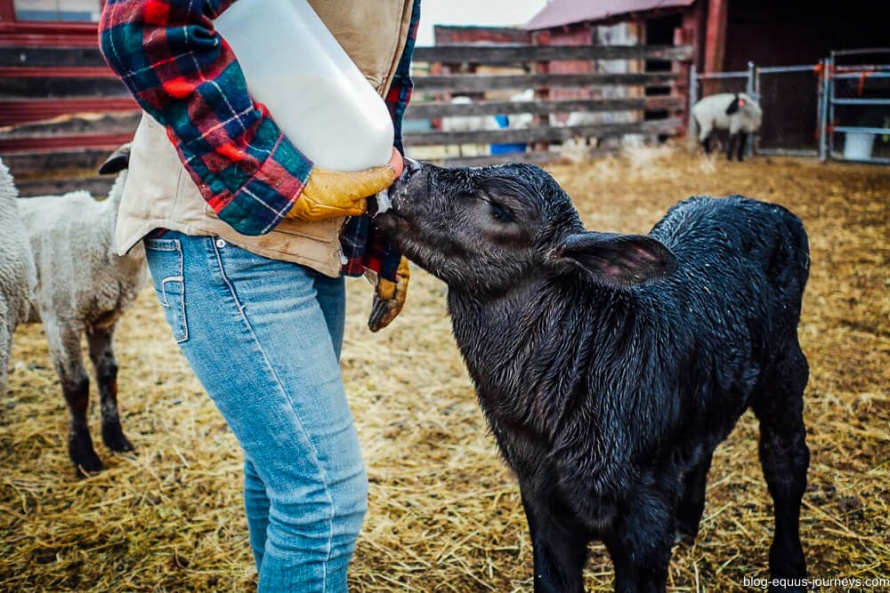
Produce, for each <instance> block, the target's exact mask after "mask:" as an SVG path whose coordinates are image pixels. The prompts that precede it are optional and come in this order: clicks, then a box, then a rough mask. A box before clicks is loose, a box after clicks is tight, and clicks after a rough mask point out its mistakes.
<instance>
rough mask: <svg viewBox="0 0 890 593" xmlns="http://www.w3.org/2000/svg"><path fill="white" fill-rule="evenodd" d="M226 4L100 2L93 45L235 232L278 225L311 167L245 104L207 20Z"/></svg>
mask: <svg viewBox="0 0 890 593" xmlns="http://www.w3.org/2000/svg"><path fill="white" fill-rule="evenodd" d="M232 1H233V0H108V1H107V2H106V3H105V7H104V8H103V11H102V16H101V19H100V24H99V36H100V37H99V43H100V47H101V50H102V53H103V55H104V56H105V59H106V61H107V62H108V64H109V66H110V67H111V68H112V69H113V70H114V71H115V72H116V73H117V75H118V76H119V77H120V79H121V80H122V81H123V83H124V84H125V85H126V86H127V88H128V89H129V90H130V92H131V93H132V94H133V96H134V97H135V98H136V100H137V101H138V102H139V104H140V106H141V107H142V108H143V109H144V110H145V111H147V112H148V113H149V114H151V115H152V116H153V117H154V118H155V119H157V120H158V121H160V122H161V123H163V124H164V125H165V126H166V127H167V129H168V130H169V133H170V137H171V140H172V141H173V143H174V144H175V145H176V147H177V150H178V151H179V153H180V158H181V159H182V161H183V163H184V164H185V165H186V169H187V170H188V171H189V173H190V174H191V176H192V178H193V179H194V180H195V182H196V183H197V185H198V187H199V188H200V190H201V193H202V194H203V196H204V198H205V199H206V200H207V202H208V204H209V205H210V206H211V207H212V208H213V210H214V211H215V212H216V213H217V214H218V215H219V217H220V218H221V219H222V220H224V221H225V222H227V223H228V224H230V225H231V226H232V227H233V228H234V229H235V230H237V231H238V232H239V233H242V234H245V235H259V234H263V233H266V232H268V231H270V230H272V228H274V227H275V225H277V224H278V223H279V222H280V221H281V219H282V218H283V217H284V216H285V215H286V214H287V213H288V211H290V209H291V207H292V206H293V203H294V202H295V201H296V200H297V198H298V197H299V195H300V193H301V192H302V190H303V186H304V184H305V182H306V179H307V178H308V176H309V171H310V170H311V168H312V163H311V162H310V161H309V160H308V159H307V158H306V157H305V156H304V155H303V154H301V153H300V152H299V151H298V150H297V149H296V148H295V147H294V146H293V145H292V144H291V143H290V142H289V141H288V140H287V139H286V138H285V136H284V134H282V133H281V130H280V129H279V128H278V126H277V125H276V124H275V122H274V121H273V120H272V118H271V117H269V114H268V112H267V111H266V110H265V109H264V107H263V106H262V105H257V104H255V103H253V102H252V101H251V99H250V96H249V94H248V93H247V84H246V82H245V79H244V75H243V73H242V71H241V67H240V66H239V65H238V62H237V61H236V60H235V56H234V53H233V52H232V49H231V48H230V47H229V45H228V44H227V43H225V41H223V39H222V38H221V37H220V35H219V34H217V33H216V32H215V31H214V28H213V19H215V18H216V17H217V16H218V15H219V14H221V13H222V12H223V11H224V10H225V9H226V8H228V6H229V5H230V4H231V3H232Z"/></svg>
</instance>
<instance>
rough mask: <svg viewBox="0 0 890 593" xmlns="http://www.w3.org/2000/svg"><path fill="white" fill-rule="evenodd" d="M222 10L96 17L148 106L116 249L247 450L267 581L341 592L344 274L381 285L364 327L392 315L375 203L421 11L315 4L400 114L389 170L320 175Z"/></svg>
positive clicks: (253, 538)
mask: <svg viewBox="0 0 890 593" xmlns="http://www.w3.org/2000/svg"><path fill="white" fill-rule="evenodd" d="M233 1H234V0H188V1H186V0H108V1H107V2H106V3H105V5H104V7H103V10H102V13H101V17H100V26H99V38H100V39H99V40H100V48H101V51H102V53H103V55H104V57H105V59H106V61H107V63H108V65H109V66H110V67H111V68H112V70H113V71H114V72H115V73H116V74H117V76H118V77H119V78H120V79H121V81H122V82H123V83H124V84H125V85H126V87H127V88H128V89H129V91H130V92H131V93H132V95H133V96H134V97H135V99H136V100H137V101H138V103H139V105H140V106H141V107H142V109H143V112H144V113H143V117H142V120H141V122H140V124H139V126H138V128H137V130H136V133H135V136H134V139H133V144H132V149H131V155H130V165H129V169H130V171H129V177H128V181H127V186H126V191H125V193H124V196H123V200H122V203H121V207H120V213H119V215H118V221H117V227H116V236H115V241H116V249H117V251H118V252H119V253H125V252H127V251H129V250H130V249H132V248H134V247H135V246H136V245H137V244H141V245H142V246H143V247H144V249H145V253H146V258H147V261H148V266H149V269H150V271H151V275H152V279H153V283H154V287H155V290H156V294H157V297H158V299H159V301H160V303H161V305H162V306H163V309H164V312H165V316H166V319H167V322H168V323H169V325H170V327H171V329H172V332H173V336H174V338H175V340H176V341H177V342H178V344H179V346H180V348H181V349H182V352H183V353H184V355H185V357H186V358H187V360H188V362H189V364H190V366H191V368H192V369H193V371H194V372H195V374H196V376H197V378H198V379H199V380H200V382H201V384H202V386H203V388H204V389H205V390H206V391H207V393H208V394H209V396H210V397H211V398H212V400H213V402H214V403H215V405H216V406H217V408H218V409H219V411H220V413H221V414H222V416H223V417H224V418H225V420H226V422H227V424H228V426H229V427H230V429H231V430H232V432H233V433H234V435H235V437H236V438H237V440H238V443H239V444H240V446H241V448H242V449H243V454H244V470H243V471H244V503H245V513H246V516H247V522H248V527H249V536H250V545H251V548H252V551H253V555H254V559H255V562H256V567H257V571H258V573H259V577H258V590H259V591H264V592H269V591H274V592H275V593H282V592H288V591H295V592H299V593H310V592H326V593H329V592H341V591H346V590H347V568H348V565H349V563H350V561H351V558H352V554H353V551H354V548H355V542H356V539H357V537H358V533H359V530H360V527H361V523H362V521H363V519H364V515H365V512H366V509H367V494H368V484H367V476H366V474H365V467H364V462H363V460H362V457H361V452H360V450H359V442H358V438H357V434H356V431H355V427H354V424H353V418H352V414H351V411H350V409H349V405H348V401H347V398H346V393H345V389H344V385H343V381H342V377H341V374H340V367H339V356H340V349H341V345H342V341H343V332H344V323H345V287H344V277H345V276H360V275H363V274H365V273H369V274H370V275H372V276H376V279H377V281H376V285H375V288H374V294H373V297H372V298H373V305H372V310H371V317H370V320H369V325H370V327H371V329H372V330H374V331H376V330H379V329H381V328H383V327H386V326H387V325H388V324H389V323H390V322H391V321H392V319H393V318H394V317H395V316H396V315H398V313H399V311H400V310H401V308H402V305H403V304H404V302H405V297H406V291H407V287H408V280H409V277H410V270H409V268H408V264H407V261H406V260H405V259H404V258H403V257H402V256H401V255H400V254H399V253H398V251H397V250H396V249H395V248H394V247H393V246H392V245H388V244H386V243H385V242H384V241H383V240H382V239H380V238H378V237H376V236H375V233H374V228H373V225H371V224H370V222H369V217H368V215H367V213H366V209H367V199H366V198H367V197H368V196H372V195H374V194H375V193H377V192H379V191H381V190H383V189H384V188H386V187H388V186H389V185H390V184H391V183H392V182H393V180H394V179H395V177H396V174H397V171H398V170H399V169H400V168H401V166H402V163H401V154H402V152H403V148H402V143H401V118H402V114H403V113H404V111H405V108H406V107H407V105H408V103H409V101H410V97H411V91H412V81H411V77H410V64H411V57H412V53H413V48H414V41H415V38H416V31H417V23H418V20H419V17H420V0H354V1H351V2H344V1H343V0H311V1H310V4H311V5H312V6H313V8H314V9H315V11H316V12H317V13H318V14H319V16H320V17H321V19H322V20H323V21H324V22H325V24H326V25H327V26H328V28H329V29H330V30H331V31H332V33H333V34H334V36H335V37H336V38H337V39H338V41H339V42H340V44H341V45H342V46H343V47H344V49H345V50H346V51H347V53H348V54H349V55H350V57H351V58H352V59H353V61H355V62H356V64H357V65H358V66H359V68H360V69H361V70H362V71H363V72H364V74H365V75H366V77H367V78H368V80H370V81H371V82H372V84H373V85H374V86H375V87H376V89H377V90H378V92H379V93H380V94H381V96H383V97H384V98H385V100H386V102H387V105H388V107H389V109H390V113H391V115H392V118H393V123H394V127H395V131H396V134H395V139H394V148H395V149H396V150H395V151H394V158H393V160H391V161H390V163H388V164H386V165H382V166H380V167H375V168H371V169H368V170H365V171H359V172H352V173H344V172H338V171H331V170H325V169H321V168H319V167H315V166H314V165H313V164H312V162H311V161H309V160H308V159H307V158H306V157H305V156H304V155H303V154H302V153H301V152H300V151H299V147H296V146H294V145H293V144H291V143H290V142H289V141H288V139H287V138H286V137H285V136H284V135H283V134H282V133H281V130H280V129H279V128H278V126H277V125H276V123H275V121H274V118H273V117H272V116H271V115H270V114H269V113H268V112H267V110H266V109H265V108H264V106H263V105H261V104H257V103H255V102H253V101H252V99H251V97H250V95H249V93H248V90H247V87H246V82H245V79H244V76H243V72H242V71H241V69H240V66H239V64H238V62H237V60H236V59H235V57H234V55H233V53H232V50H231V48H230V47H229V46H228V44H227V43H224V42H222V38H221V36H220V35H219V34H218V33H217V32H215V30H214V28H213V19H215V18H216V17H217V16H219V15H220V14H221V13H222V12H223V11H224V10H226V8H228V7H229V6H230V5H231V4H232V2H233ZM295 59H298V57H295ZM344 220H347V222H346V223H344Z"/></svg>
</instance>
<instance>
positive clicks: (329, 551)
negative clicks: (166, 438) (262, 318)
mask: <svg viewBox="0 0 890 593" xmlns="http://www.w3.org/2000/svg"><path fill="white" fill-rule="evenodd" d="M210 244H211V245H212V247H213V254H214V256H215V257H216V261H217V264H218V265H219V271H220V276H221V277H222V279H223V282H225V284H226V287H227V288H228V290H229V293H230V294H231V295H232V298H233V299H234V300H235V305H236V306H237V307H238V313H239V314H240V315H241V320H242V321H243V322H244V325H245V326H246V327H247V329H248V331H249V332H250V336H251V339H252V340H253V341H254V343H255V344H257V346H258V348H259V351H260V353H261V354H262V355H263V361H264V363H265V364H266V367H267V368H268V370H269V371H270V372H271V373H272V376H273V377H274V378H275V384H276V386H277V387H278V389H279V390H280V391H281V392H282V393H283V394H284V395H285V397H286V398H287V401H288V405H289V406H290V408H291V410H292V411H293V413H294V418H296V421H297V422H298V423H299V425H300V430H301V431H302V432H303V434H305V435H306V442H307V443H308V445H309V446H310V447H311V449H312V456H313V459H314V461H315V465H316V466H317V468H318V471H319V474H321V476H322V478H323V479H324V483H325V492H326V493H327V502H328V505H329V507H330V512H329V513H328V516H327V517H326V519H327V524H328V537H327V550H326V552H327V556H326V557H325V566H324V570H323V571H322V575H323V576H322V590H323V591H325V590H327V578H328V574H327V570H328V563H329V562H330V560H331V557H332V556H333V553H334V501H333V499H332V498H331V496H330V479H329V477H328V475H327V472H326V471H325V469H324V466H323V465H322V464H321V463H320V462H319V461H318V459H319V456H318V451H317V450H316V448H315V444H314V443H313V442H312V439H311V438H309V431H307V430H306V427H305V426H304V425H303V421H302V419H301V418H300V415H299V414H298V413H297V410H296V409H295V408H294V405H293V401H292V400H291V398H290V397H289V396H288V395H287V390H286V389H284V386H283V383H282V381H281V378H280V377H279V376H278V373H277V372H276V371H275V367H274V366H273V365H272V363H271V362H270V361H269V357H268V356H267V355H266V350H265V348H263V347H262V342H261V341H260V340H259V339H258V338H257V336H256V332H255V331H254V329H253V326H252V325H251V323H250V320H249V319H248V318H247V315H245V314H244V307H243V306H242V304H241V300H240V299H239V298H238V293H237V291H236V290H235V286H234V285H233V284H232V283H231V282H230V281H229V278H228V276H226V271H225V266H224V265H223V262H222V257H221V256H220V253H219V247H217V245H216V242H215V241H211V242H210Z"/></svg>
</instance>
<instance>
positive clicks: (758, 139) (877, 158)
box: [689, 48, 890, 164]
mask: <svg viewBox="0 0 890 593" xmlns="http://www.w3.org/2000/svg"><path fill="white" fill-rule="evenodd" d="M689 88H690V92H689V109H690V113H691V110H692V106H693V105H694V104H695V102H696V101H698V100H699V99H700V98H701V97H703V96H705V95H710V94H714V93H723V92H731V93H736V92H745V93H747V94H749V95H750V96H751V97H753V98H754V99H755V100H757V101H758V102H760V104H761V106H762V107H763V124H762V126H761V128H760V130H759V131H758V133H757V134H756V135H755V136H753V137H752V138H749V143H748V147H747V153H748V155H749V156H750V155H752V154H766V155H791V156H818V157H819V158H820V160H826V159H834V160H848V161H857V162H874V163H885V164H886V163H890V49H884V48H881V49H861V50H844V51H834V52H831V55H830V56H829V57H828V58H825V59H824V60H822V61H820V62H819V63H818V64H812V65H811V64H805V65H798V66H770V67H763V68H758V67H757V66H756V65H755V64H753V63H749V64H748V69H747V70H745V71H736V72H720V73H707V74H699V73H697V72H696V70H695V68H692V69H691V74H690V85H689ZM689 137H690V138H697V130H696V124H695V121H693V119H692V117H690V118H689Z"/></svg>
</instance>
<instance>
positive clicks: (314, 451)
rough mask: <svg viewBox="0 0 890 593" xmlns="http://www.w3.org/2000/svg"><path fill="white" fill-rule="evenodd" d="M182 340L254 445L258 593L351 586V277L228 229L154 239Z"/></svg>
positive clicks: (354, 454)
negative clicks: (257, 249) (251, 243)
mask: <svg viewBox="0 0 890 593" xmlns="http://www.w3.org/2000/svg"><path fill="white" fill-rule="evenodd" d="M144 243H145V247H146V249H145V251H146V256H147V259H148V265H149V268H150V269H151V275H152V279H153V282H154V287H155V290H156V292H157V296H158V299H159V300H160V302H161V305H162V306H163V307H164V312H165V315H166V317H167V321H168V323H169V324H170V327H171V328H172V330H173V335H174V337H175V339H176V341H177V342H178V343H179V346H180V347H181V348H182V352H183V353H184V354H185V357H186V358H187V359H188V361H189V363H190V365H191V367H192V369H193V370H194V372H195V374H196V375H197V377H198V379H199V380H200V381H201V384H202V385H203V386H204V389H205V390H206V391H207V393H208V394H209V395H210V397H211V398H212V399H213V401H214V403H215V404H216V407H217V408H218V409H219V411H220V412H221V413H222V415H223V417H224V418H225V419H226V422H227V423H228V425H229V427H230V428H231V430H232V432H233V433H234V434H235V437H236V438H237V439H238V442H239V443H240V444H241V447H242V448H243V450H244V459H245V461H244V501H245V510H246V514H247V522H248V526H249V528H250V545H251V547H252V549H253V554H254V558H255V560H256V565H257V570H258V572H259V591H261V592H275V593H285V592H297V593H310V592H325V593H332V592H337V593H339V592H345V591H346V590H347V586H346V573H347V567H348V565H349V561H350V559H351V558H352V553H353V550H354V548H355V541H356V538H357V537H358V533H359V529H360V527H361V523H362V520H363V518H364V514H365V511H366V510H367V495H368V482H367V476H366V475H365V467H364V462H363V460H362V457H361V452H360V450H359V442H358V437H357V435H356V432H355V426H354V425H353V420H352V413H351V412H350V409H349V404H348V402H347V400H346V393H345V391H344V388H343V381H342V378H341V374H340V365H339V356H340V347H341V345H342V341H343V327H344V318H345V298H346V297H345V288H344V282H343V278H337V279H334V278H329V277H327V276H324V275H322V274H319V273H316V272H314V271H313V270H311V269H309V268H306V267H304V266H300V265H298V264H293V263H288V262H282V261H277V260H273V259H268V258H265V257H262V256H259V255H255V254H252V253H250V252H248V251H245V250H244V249H241V248H239V247H236V246H234V245H232V244H230V243H228V242H226V241H224V240H222V239H219V238H217V237H192V236H187V235H183V234H181V233H176V232H172V231H171V232H168V233H166V234H165V235H163V236H162V237H161V238H146V239H145V240H144Z"/></svg>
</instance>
